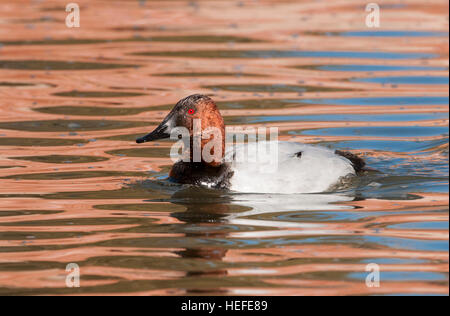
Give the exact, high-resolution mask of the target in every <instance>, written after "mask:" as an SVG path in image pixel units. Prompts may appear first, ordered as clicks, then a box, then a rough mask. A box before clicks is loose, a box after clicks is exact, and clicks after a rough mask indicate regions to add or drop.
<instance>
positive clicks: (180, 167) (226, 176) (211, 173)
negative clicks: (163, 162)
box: [169, 161, 233, 189]
mask: <svg viewBox="0 0 450 316" xmlns="http://www.w3.org/2000/svg"><path fill="white" fill-rule="evenodd" d="M232 176H233V171H232V170H231V168H230V166H229V165H228V164H221V165H219V166H217V167H213V166H209V165H206V164H204V163H201V162H183V161H179V162H177V163H175V164H174V165H173V167H172V169H171V170H170V173H169V180H171V181H174V182H177V183H182V184H194V185H205V184H207V185H211V186H212V187H214V188H220V189H226V188H229V187H230V179H231V177H232Z"/></svg>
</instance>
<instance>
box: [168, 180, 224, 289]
mask: <svg viewBox="0 0 450 316" xmlns="http://www.w3.org/2000/svg"><path fill="white" fill-rule="evenodd" d="M195 194H196V193H194V192H192V190H189V189H188V190H180V191H178V192H176V193H175V194H174V195H173V196H172V198H171V200H172V203H174V204H177V205H183V206H185V207H186V211H184V212H176V213H172V214H171V216H172V217H174V218H176V219H177V220H179V221H180V222H183V223H185V224H184V225H183V226H182V233H183V234H184V235H185V237H186V238H190V239H196V240H206V239H210V238H212V239H227V238H228V237H229V236H228V233H227V231H226V229H225V228H224V227H222V226H221V225H224V224H225V223H226V220H225V219H224V218H225V217H226V216H227V215H226V214H227V213H228V212H229V211H230V208H229V206H228V205H227V203H226V201H224V200H218V199H214V197H213V199H212V200H211V201H210V202H209V203H208V202H207V203H205V198H204V197H205V195H208V193H207V192H206V193H205V192H202V198H197V197H196V196H195ZM193 195H194V196H193ZM227 252H228V249H227V248H226V247H223V248H222V247H220V246H217V245H214V246H213V245H208V243H205V245H204V246H202V247H198V246H192V247H189V248H185V249H183V250H179V251H176V252H175V253H176V254H177V255H179V256H180V257H182V258H186V259H191V260H195V261H197V260H200V261H199V262H198V263H197V264H194V266H193V267H192V268H190V269H189V270H188V271H187V272H186V277H190V278H197V277H203V278H215V277H217V278H220V277H224V276H227V275H228V271H227V269H226V268H224V267H217V268H216V267H215V266H220V265H223V264H222V262H223V260H224V258H225V256H226V254H227ZM204 265H207V266H208V268H207V269H204V268H202V266H204ZM203 280H204V279H201V278H200V279H197V281H196V282H194V283H193V285H192V286H190V287H188V288H186V294H202V293H208V294H211V293H214V294H227V290H226V289H221V288H219V287H217V288H211V284H209V283H208V282H207V281H205V284H203V282H202V281H203ZM213 287H214V286H213Z"/></svg>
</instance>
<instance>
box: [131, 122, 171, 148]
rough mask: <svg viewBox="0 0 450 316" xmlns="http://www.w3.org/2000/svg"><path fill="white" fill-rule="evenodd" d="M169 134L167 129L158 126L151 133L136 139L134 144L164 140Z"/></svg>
mask: <svg viewBox="0 0 450 316" xmlns="http://www.w3.org/2000/svg"><path fill="white" fill-rule="evenodd" d="M169 137H170V134H169V133H168V128H167V126H166V125H163V124H161V125H159V126H158V127H157V128H156V129H155V130H154V131H153V132H151V133H150V134H147V135H145V136H144V137H140V138H138V139H136V143H138V144H142V143H145V142H151V141H153V140H159V139H165V138H169Z"/></svg>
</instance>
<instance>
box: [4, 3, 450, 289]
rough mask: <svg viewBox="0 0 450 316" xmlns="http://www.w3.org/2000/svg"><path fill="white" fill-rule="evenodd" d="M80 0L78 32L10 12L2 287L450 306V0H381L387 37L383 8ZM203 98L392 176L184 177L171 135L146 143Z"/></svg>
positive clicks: (45, 7)
mask: <svg viewBox="0 0 450 316" xmlns="http://www.w3.org/2000/svg"><path fill="white" fill-rule="evenodd" d="M78 3H80V6H81V28H79V29H69V28H67V27H66V26H65V24H64V20H65V17H66V12H65V10H64V5H65V3H64V4H63V3H61V2H60V1H35V2H33V1H32V2H30V1H2V2H0V12H2V14H1V18H0V26H1V27H0V73H1V79H0V95H1V98H0V183H1V186H0V294H151V295H189V294H205V295H222V294H228V295H355V294H357V295H361V294H362V295H377V294H383V295H391V294H399V295H401V294H444V295H448V283H449V282H448V278H449V277H448V250H449V249H448V239H449V238H448V237H449V235H448V232H449V228H448V205H449V199H448V137H449V136H448V134H449V133H448V14H447V12H448V1H440V0H439V1H437V0H436V1H429V2H426V3H424V2H418V1H412V0H407V1H402V2H401V5H395V3H392V2H388V1H381V2H380V4H381V10H382V22H381V25H382V27H381V28H380V29H379V30H374V29H368V28H366V26H365V24H364V18H365V11H364V7H365V4H366V3H365V2H364V1H351V2H338V1H335V2H334V1H313V2H311V1H236V2H233V1H206V0H205V1H132V0H129V1H125V0H124V1H78ZM412 16H414V17H415V18H414V19H412V18H411V17H412ZM197 92H201V93H207V94H210V95H212V96H213V97H214V98H215V99H216V101H217V102H218V104H219V107H220V109H221V111H222V114H223V115H224V117H225V121H226V123H227V124H230V125H255V126H256V125H257V126H277V127H279V129H280V132H281V135H280V138H281V139H283V140H293V141H300V142H305V143H316V144H321V145H323V146H328V147H330V148H336V149H346V150H350V151H352V152H354V153H356V154H358V155H361V156H362V157H364V158H365V159H366V160H367V162H368V164H369V166H370V167H371V168H374V169H376V170H378V172H374V173H370V174H367V175H365V176H363V177H361V178H360V179H358V182H357V183H356V184H355V185H354V186H353V187H352V188H350V189H348V190H345V191H339V192H334V193H329V194H310V195H308V194H297V195H267V194H266V195H261V194H260V195H258V194H239V193H236V192H226V191H216V190H207V189H200V188H189V187H181V186H177V185H173V184H172V185H171V184H169V183H167V181H165V178H166V177H167V172H168V170H169V167H170V164H171V161H170V158H169V156H168V153H169V147H170V142H168V141H161V142H159V143H150V144H146V145H143V146H137V145H136V144H135V143H134V139H135V138H136V136H137V135H142V134H144V133H146V132H148V131H149V130H150V129H151V128H153V127H154V126H155V125H156V124H157V123H158V122H159V121H160V120H161V119H162V118H163V117H164V116H165V113H166V112H167V110H168V109H170V108H171V106H172V105H173V104H174V103H175V102H176V101H177V100H178V99H180V98H182V97H184V96H186V95H189V94H192V93H197ZM68 263H76V264H78V265H79V266H80V269H81V287H80V288H67V287H66V284H65V280H66V276H67V272H66V270H65V269H66V265H67V264H68ZM370 263H376V264H378V265H379V267H380V271H381V286H380V287H379V288H368V287H366V285H365V279H366V277H367V275H368V272H366V266H367V265H368V264H370Z"/></svg>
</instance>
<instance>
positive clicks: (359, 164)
mask: <svg viewBox="0 0 450 316" xmlns="http://www.w3.org/2000/svg"><path fill="white" fill-rule="evenodd" d="M335 153H336V155H339V156H342V157H344V158H347V159H348V160H350V162H351V163H352V165H353V168H354V169H355V171H356V173H360V172H362V171H369V170H373V169H371V168H368V167H366V162H365V161H364V159H362V158H360V157H358V156H357V155H355V154H353V153H351V152H349V151H342V150H336V151H335Z"/></svg>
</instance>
